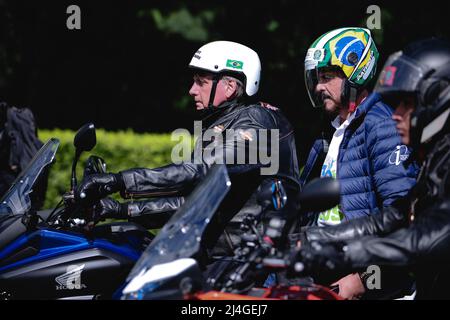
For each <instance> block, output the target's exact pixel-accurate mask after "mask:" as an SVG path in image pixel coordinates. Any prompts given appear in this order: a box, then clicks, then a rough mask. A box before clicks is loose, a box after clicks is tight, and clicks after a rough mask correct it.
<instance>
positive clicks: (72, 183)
mask: <svg viewBox="0 0 450 320" xmlns="http://www.w3.org/2000/svg"><path fill="white" fill-rule="evenodd" d="M80 154H81V152H78V150H77V151H75V158H74V159H73V162H72V179H71V181H70V189H71V190H72V191H73V192H75V188H76V187H77V163H78V159H79V158H80Z"/></svg>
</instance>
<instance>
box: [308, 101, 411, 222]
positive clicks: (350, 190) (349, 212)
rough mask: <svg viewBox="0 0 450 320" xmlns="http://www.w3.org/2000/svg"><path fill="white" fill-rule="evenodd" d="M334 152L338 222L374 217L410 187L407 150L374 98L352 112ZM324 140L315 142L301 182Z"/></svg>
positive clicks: (388, 114) (385, 109) (387, 112)
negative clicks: (338, 191)
mask: <svg viewBox="0 0 450 320" xmlns="http://www.w3.org/2000/svg"><path fill="white" fill-rule="evenodd" d="M355 112H356V114H355V118H354V120H353V121H352V123H351V124H350V125H349V126H348V127H347V129H346V131H345V134H344V138H343V140H342V143H341V145H340V148H339V156H338V161H337V178H338V179H339V182H340V184H341V211H342V212H343V213H344V216H345V218H344V220H346V219H353V218H358V217H361V216H365V215H370V214H376V213H377V212H379V210H380V209H381V208H382V207H384V206H387V205H389V204H391V203H392V202H393V201H394V200H395V199H397V198H399V197H402V196H405V195H406V194H407V193H408V190H409V189H411V188H412V187H413V186H414V184H415V182H416V176H417V173H418V167H417V165H415V164H414V163H413V162H411V161H408V156H409V154H410V150H409V149H408V148H407V147H406V146H404V145H402V143H401V138H400V136H399V134H398V133H397V129H396V123H395V121H394V120H392V118H391V117H392V114H393V110H392V108H390V107H389V106H388V105H386V104H384V103H383V102H382V101H381V100H380V96H379V95H378V94H376V93H372V94H371V95H369V96H368V97H367V98H366V99H365V100H364V101H363V102H362V103H361V104H360V105H359V106H358V108H357V109H356V111H355ZM323 148H324V141H323V140H317V141H316V142H315V144H314V146H313V148H312V149H311V152H310V154H309V157H308V160H307V162H306V165H305V167H304V169H303V172H302V176H301V182H302V184H304V183H305V182H307V181H308V180H310V179H312V178H315V177H312V176H311V177H310V174H311V172H312V171H313V168H314V167H315V166H317V165H320V166H322V163H316V162H319V161H320V160H318V159H319V158H320V157H319V154H320V153H321V152H323Z"/></svg>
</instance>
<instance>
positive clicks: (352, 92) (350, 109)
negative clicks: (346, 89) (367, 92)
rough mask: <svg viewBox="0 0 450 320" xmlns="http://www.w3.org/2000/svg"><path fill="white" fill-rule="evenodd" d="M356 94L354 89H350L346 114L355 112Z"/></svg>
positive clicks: (356, 91)
mask: <svg viewBox="0 0 450 320" xmlns="http://www.w3.org/2000/svg"><path fill="white" fill-rule="evenodd" d="M357 94H358V90H357V89H356V88H354V87H350V97H349V101H348V112H350V113H353V112H355V110H356V98H357V97H356V96H357Z"/></svg>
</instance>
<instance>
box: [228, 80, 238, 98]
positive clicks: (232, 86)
mask: <svg viewBox="0 0 450 320" xmlns="http://www.w3.org/2000/svg"><path fill="white" fill-rule="evenodd" d="M237 86H238V84H237V83H236V81H235V80H226V87H225V97H226V98H227V100H228V99H230V98H233V97H234V96H235V95H236V92H237Z"/></svg>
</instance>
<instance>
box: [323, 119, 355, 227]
mask: <svg viewBox="0 0 450 320" xmlns="http://www.w3.org/2000/svg"><path fill="white" fill-rule="evenodd" d="M356 113H357V112H353V113H351V114H350V116H349V117H348V119H347V120H345V121H344V122H342V123H341V118H340V117H339V116H337V117H336V119H334V120H333V121H332V122H331V125H332V126H333V127H334V128H336V131H335V132H334V134H333V139H332V140H331V143H330V146H329V149H328V153H327V156H326V157H325V161H324V163H323V166H322V171H321V173H320V177H333V178H336V172H337V170H338V167H337V160H338V156H339V147H340V145H341V143H342V140H343V138H344V133H345V129H347V127H348V126H349V125H350V123H351V122H352V121H353V119H354V118H355V116H356ZM343 219H344V214H343V213H342V212H341V210H340V208H339V206H336V207H334V208H332V209H329V210H327V211H324V212H321V213H320V215H319V216H318V218H317V224H318V225H319V226H321V227H322V226H328V225H337V224H339V223H341V221H342V220H343Z"/></svg>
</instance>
